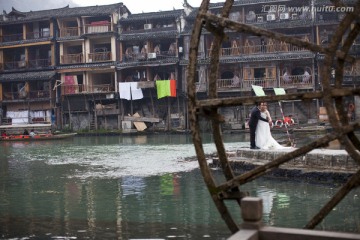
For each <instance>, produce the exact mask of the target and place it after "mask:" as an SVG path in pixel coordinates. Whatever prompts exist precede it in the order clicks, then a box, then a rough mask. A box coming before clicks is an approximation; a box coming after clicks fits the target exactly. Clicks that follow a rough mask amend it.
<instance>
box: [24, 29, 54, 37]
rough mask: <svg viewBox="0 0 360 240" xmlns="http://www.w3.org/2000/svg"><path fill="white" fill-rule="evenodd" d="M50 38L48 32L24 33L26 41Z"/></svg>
mask: <svg viewBox="0 0 360 240" xmlns="http://www.w3.org/2000/svg"><path fill="white" fill-rule="evenodd" d="M47 37H50V30H45V31H40V32H28V33H26V39H40V38H47Z"/></svg>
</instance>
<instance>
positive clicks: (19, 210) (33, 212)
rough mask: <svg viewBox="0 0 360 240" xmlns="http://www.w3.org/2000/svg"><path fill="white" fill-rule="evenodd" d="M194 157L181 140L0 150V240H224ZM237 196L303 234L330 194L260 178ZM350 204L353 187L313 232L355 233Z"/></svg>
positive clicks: (229, 140)
mask: <svg viewBox="0 0 360 240" xmlns="http://www.w3.org/2000/svg"><path fill="white" fill-rule="evenodd" d="M240 137H241V136H239V135H232V136H226V145H225V146H226V148H227V149H229V150H231V149H236V148H239V147H241V146H247V144H248V142H241V141H238V140H239V138H240ZM204 140H205V141H206V142H208V143H207V144H205V145H204V149H205V151H206V152H208V153H211V152H213V151H214V149H215V148H214V146H213V144H212V143H210V142H211V137H209V138H207V139H204ZM193 155H195V152H194V148H193V145H192V144H191V141H190V139H189V137H188V136H186V135H184V136H183V135H180V136H179V135H175V136H173V135H170V136H169V135H158V136H156V135H155V136H135V137H131V136H126V137H118V136H111V137H91V138H83V137H76V138H74V139H72V140H69V141H57V142H44V143H42V144H37V143H35V142H31V143H28V144H23V143H15V144H13V143H11V144H8V143H6V144H3V143H1V144H0V167H1V169H0V173H1V174H0V238H22V237H29V238H45V239H48V238H56V237H64V236H66V237H67V238H68V239H69V238H71V237H72V238H78V239H84V238H91V239H116V238H117V239H129V238H171V237H177V238H182V239H201V238H205V237H206V238H210V239H225V238H227V237H228V236H229V235H230V232H229V230H228V229H227V227H226V226H225V224H224V222H223V221H222V219H221V217H220V216H219V213H218V212H217V210H216V208H215V206H214V204H213V202H212V200H211V199H210V197H209V193H208V190H207V189H206V187H205V184H204V182H203V179H202V176H201V174H200V172H199V170H198V164H197V162H196V161H189V160H187V159H186V158H187V157H189V156H193ZM215 175H216V177H218V178H221V177H222V175H221V174H218V173H217V172H215ZM242 190H243V191H248V192H249V193H250V195H252V196H260V197H262V198H263V201H264V221H265V222H266V224H270V225H273V226H282V227H298V228H301V227H303V226H304V225H305V224H306V222H307V221H308V220H309V219H311V217H312V216H313V214H314V213H315V212H316V211H317V210H318V209H319V207H320V206H322V205H323V204H324V203H325V202H326V201H328V200H329V199H330V197H331V196H332V195H333V194H334V192H335V191H336V190H337V188H330V187H327V186H326V187H325V186H321V185H319V186H317V185H309V184H306V183H301V182H288V181H278V180H274V179H272V180H269V179H259V180H256V181H254V182H251V183H250V184H246V185H245V186H244V187H243V189H242ZM358 203H359V190H357V191H354V192H352V193H351V194H350V195H349V196H348V197H347V198H346V199H345V200H344V201H343V202H342V203H341V204H340V205H339V206H338V207H337V208H336V209H335V210H334V211H333V212H332V213H331V215H330V216H329V218H328V219H326V220H325V221H324V222H323V223H322V225H321V226H320V228H321V229H331V230H339V231H352V232H359V231H360V225H359V222H360V216H359V214H360V206H359V204H358ZM229 207H230V208H231V209H232V210H231V211H232V212H234V213H235V214H236V216H237V220H238V222H239V223H240V222H241V219H240V212H239V209H238V207H237V206H235V205H234V206H233V205H231V203H230V204H229Z"/></svg>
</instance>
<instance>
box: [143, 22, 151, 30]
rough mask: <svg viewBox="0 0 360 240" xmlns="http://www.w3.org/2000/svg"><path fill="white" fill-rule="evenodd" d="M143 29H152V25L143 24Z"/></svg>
mask: <svg viewBox="0 0 360 240" xmlns="http://www.w3.org/2000/svg"><path fill="white" fill-rule="evenodd" d="M144 29H152V24H151V23H149V24H144Z"/></svg>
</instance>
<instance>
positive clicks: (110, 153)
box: [22, 143, 244, 179]
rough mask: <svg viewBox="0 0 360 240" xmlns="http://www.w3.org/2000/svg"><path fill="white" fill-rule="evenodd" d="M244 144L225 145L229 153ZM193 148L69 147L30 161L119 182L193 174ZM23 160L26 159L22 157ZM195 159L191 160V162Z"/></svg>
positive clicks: (208, 149)
mask: <svg viewBox="0 0 360 240" xmlns="http://www.w3.org/2000/svg"><path fill="white" fill-rule="evenodd" d="M241 144H244V143H229V144H225V148H226V150H227V151H231V150H234V149H237V148H239V147H241ZM203 148H204V152H205V154H211V153H214V152H215V151H216V148H215V145H214V144H204V145H203ZM195 155H196V154H195V148H194V145H192V144H169V145H144V144H142V145H136V144H135V145H134V144H133V145H116V144H113V145H92V146H86V145H85V146H83V145H70V146H69V145H66V146H58V147H57V148H56V149H52V150H51V151H49V149H47V148H46V147H43V148H38V149H36V151H31V152H27V153H26V156H25V158H26V159H27V160H28V161H44V162H46V163H47V164H50V165H69V164H71V165H75V166H78V167H75V168H77V170H76V172H75V173H73V175H72V176H68V177H76V178H81V179H86V178H119V177H122V176H141V177H144V176H152V175H163V174H165V173H176V172H185V171H191V170H193V169H196V168H198V167H199V164H198V162H197V160H196V158H195V157H194V156H195ZM22 157H24V156H22ZM191 157H194V158H193V159H192V160H189V158H191Z"/></svg>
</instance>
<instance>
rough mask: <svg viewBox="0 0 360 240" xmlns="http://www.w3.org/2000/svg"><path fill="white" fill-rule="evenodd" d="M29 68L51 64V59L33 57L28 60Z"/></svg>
mask: <svg viewBox="0 0 360 240" xmlns="http://www.w3.org/2000/svg"><path fill="white" fill-rule="evenodd" d="M28 66H29V68H45V67H49V66H51V59H47V58H46V59H33V60H29V61H28Z"/></svg>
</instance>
